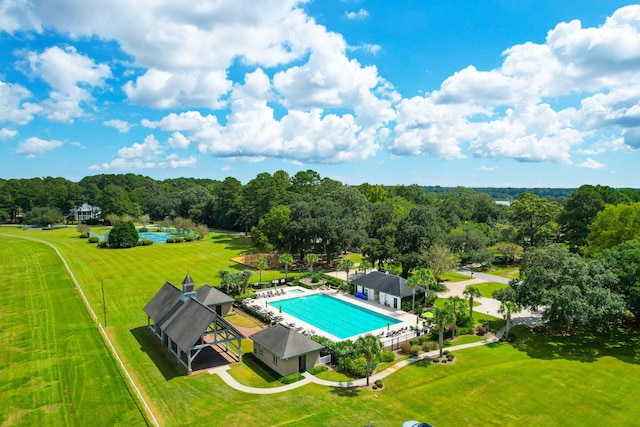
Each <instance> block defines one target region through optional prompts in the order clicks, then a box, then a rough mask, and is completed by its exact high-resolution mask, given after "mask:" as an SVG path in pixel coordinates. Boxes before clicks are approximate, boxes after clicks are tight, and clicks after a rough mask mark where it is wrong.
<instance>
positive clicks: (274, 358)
mask: <svg viewBox="0 0 640 427" xmlns="http://www.w3.org/2000/svg"><path fill="white" fill-rule="evenodd" d="M273 364H274V365H277V364H278V356H276V355H275V354H274V355H273Z"/></svg>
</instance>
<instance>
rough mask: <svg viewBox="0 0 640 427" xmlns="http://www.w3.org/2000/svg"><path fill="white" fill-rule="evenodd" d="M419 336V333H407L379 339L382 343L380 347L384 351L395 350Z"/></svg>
mask: <svg viewBox="0 0 640 427" xmlns="http://www.w3.org/2000/svg"><path fill="white" fill-rule="evenodd" d="M420 335H421V333H420V332H416V331H409V332H407V333H404V334H401V335H397V336H393V337H384V338H380V341H382V347H383V348H384V349H385V350H397V349H399V348H400V344H402V343H405V342H407V341H410V340H412V339H414V338H416V337H419V336H420Z"/></svg>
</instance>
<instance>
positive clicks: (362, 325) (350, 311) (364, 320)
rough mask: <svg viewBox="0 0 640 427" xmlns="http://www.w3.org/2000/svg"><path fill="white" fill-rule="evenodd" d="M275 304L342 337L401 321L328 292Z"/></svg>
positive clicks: (278, 307)
mask: <svg viewBox="0 0 640 427" xmlns="http://www.w3.org/2000/svg"><path fill="white" fill-rule="evenodd" d="M271 306H272V307H275V308H277V309H278V310H280V309H282V312H283V313H286V314H289V315H291V316H293V317H296V318H298V319H300V320H302V321H303V322H306V323H308V324H310V325H312V326H315V327H316V328H318V329H322V330H323V331H325V332H328V333H330V334H331V335H333V336H335V337H337V338H339V339H341V340H343V339H346V338H349V337H352V336H354V335H360V334H364V333H367V332H370V331H373V330H375V329H380V328H384V327H386V326H387V325H395V324H397V323H400V322H401V321H400V320H397V319H394V318H393V317H389V316H385V315H384V314H380V313H376V312H375V311H371V310H367V309H366V308H362V307H359V306H357V305H354V304H350V303H348V302H346V301H342V300H339V299H337V298H334V297H331V296H329V295H324V294H315V295H308V296H302V297H296V298H289V299H285V300H279V301H274V302H272V303H271Z"/></svg>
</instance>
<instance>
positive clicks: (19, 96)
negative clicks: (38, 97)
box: [0, 81, 41, 125]
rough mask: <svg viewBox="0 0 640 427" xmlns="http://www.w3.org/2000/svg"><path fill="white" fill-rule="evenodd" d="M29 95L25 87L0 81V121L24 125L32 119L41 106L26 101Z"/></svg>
mask: <svg viewBox="0 0 640 427" xmlns="http://www.w3.org/2000/svg"><path fill="white" fill-rule="evenodd" d="M30 97H31V92H29V90H28V89H27V88H25V87H23V86H20V85H18V84H11V83H5V82H3V81H0V123H3V122H13V123H16V124H18V125H24V124H27V123H29V122H30V121H31V120H33V116H34V115H35V114H36V113H38V112H39V111H40V110H41V107H40V106H38V105H37V104H34V103H32V102H28V101H26V100H27V99H29V98H30Z"/></svg>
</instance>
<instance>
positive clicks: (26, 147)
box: [16, 137, 63, 157]
mask: <svg viewBox="0 0 640 427" xmlns="http://www.w3.org/2000/svg"><path fill="white" fill-rule="evenodd" d="M62 145H63V143H62V142H61V141H56V140H55V139H51V140H46V139H41V138H36V137H31V138H27V139H26V140H25V141H23V142H21V143H20V144H18V147H17V148H16V154H24V155H26V156H28V157H34V156H36V155H38V154H42V153H44V152H46V151H51V150H55V149H56V148H58V147H62Z"/></svg>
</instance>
